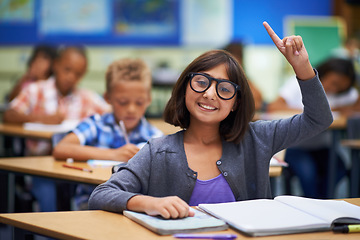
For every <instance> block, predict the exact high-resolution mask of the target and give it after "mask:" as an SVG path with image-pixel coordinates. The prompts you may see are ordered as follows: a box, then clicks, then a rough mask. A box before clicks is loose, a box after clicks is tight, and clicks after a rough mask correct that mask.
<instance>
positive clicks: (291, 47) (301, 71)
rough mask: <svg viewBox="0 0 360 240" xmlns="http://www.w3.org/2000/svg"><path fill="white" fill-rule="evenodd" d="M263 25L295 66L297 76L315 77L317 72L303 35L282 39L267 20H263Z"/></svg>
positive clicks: (302, 77)
mask: <svg viewBox="0 0 360 240" xmlns="http://www.w3.org/2000/svg"><path fill="white" fill-rule="evenodd" d="M263 25H264V27H265V29H266V31H267V32H268V34H269V36H270V37H271V39H272V40H273V42H274V44H275V45H276V47H277V48H278V49H279V51H280V52H281V53H282V54H283V55H284V57H285V58H286V60H287V61H288V62H289V63H290V64H291V66H292V67H293V69H294V71H295V73H296V76H297V77H298V78H300V79H303V80H305V79H310V78H312V77H314V76H315V73H314V71H313V69H312V66H311V64H310V62H309V55H308V53H307V51H306V48H305V45H304V43H303V40H302V38H301V36H289V37H285V38H283V39H280V38H279V37H278V35H277V34H276V33H275V32H274V30H273V29H272V28H271V27H270V25H269V24H268V23H267V22H263Z"/></svg>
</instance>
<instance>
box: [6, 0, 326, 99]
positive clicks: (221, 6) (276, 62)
mask: <svg viewBox="0 0 360 240" xmlns="http://www.w3.org/2000/svg"><path fill="white" fill-rule="evenodd" d="M180 2H181V5H180V7H181V12H182V14H183V15H182V17H180V19H181V21H182V22H181V32H182V34H181V36H182V38H181V41H180V42H181V43H180V44H178V45H170V46H151V45H149V46H141V45H140V46H131V45H114V44H111V45H109V44H108V45H87V49H88V56H89V63H90V64H89V68H88V73H87V74H86V75H85V77H84V79H83V81H82V82H81V84H80V85H81V86H82V87H87V88H90V89H93V90H94V91H96V92H98V93H99V94H103V92H104V87H105V86H104V73H105V71H106V67H107V65H108V64H109V63H110V62H112V61H113V60H116V59H119V58H122V57H141V58H144V59H145V61H146V62H147V63H148V64H149V65H150V66H151V68H152V69H155V67H156V66H157V65H158V63H159V62H164V61H165V62H168V65H169V66H170V67H171V68H172V69H173V70H174V71H178V72H181V71H182V70H183V69H184V67H185V66H187V65H188V64H189V63H190V61H192V60H193V59H194V58H195V57H197V56H198V55H199V54H201V53H202V52H204V51H206V50H209V49H212V48H221V47H223V46H224V45H225V44H226V43H227V42H229V41H231V40H232V39H234V40H242V41H244V42H245V43H246V44H247V45H246V47H245V56H244V64H245V70H246V72H247V74H248V77H249V79H251V80H252V81H253V82H254V83H255V84H256V85H257V86H258V87H259V89H260V90H261V92H262V93H263V95H264V99H265V100H266V101H271V100H272V99H274V97H275V96H276V94H277V90H278V88H279V86H280V85H281V84H282V83H283V80H284V79H285V77H286V74H287V73H286V71H285V69H286V63H285V61H284V59H283V57H282V56H281V54H280V53H279V52H278V50H277V49H276V47H275V46H274V45H273V44H272V42H271V40H270V38H269V37H268V35H267V34H266V31H265V29H264V28H263V26H262V24H261V23H262V21H263V20H264V19H265V20H267V21H269V23H271V24H272V26H273V27H274V29H275V31H277V32H278V33H279V36H280V37H282V35H283V28H282V25H283V20H284V18H285V17H286V16H288V14H307V15H309V14H310V15H329V14H330V9H331V7H330V6H331V1H330V0H317V1H315V3H314V2H313V1H310V0H303V1H297V0H289V1H287V2H286V4H284V2H283V1H282V0H272V1H268V0H257V1H246V0H224V1H217V0H185V1H180ZM314 4H315V5H314ZM285 5H286V6H285ZM295 5H296V7H293V6H295ZM259 6H261V7H259ZM290 6H292V7H290ZM314 6H315V7H314ZM0 23H1V22H0ZM30 51H31V45H13V46H12V45H6V46H5V45H3V46H1V45H0V103H4V97H5V94H6V93H7V92H8V91H9V90H10V89H11V87H12V86H13V85H14V83H15V81H16V80H17V79H18V78H19V77H20V76H21V75H22V74H23V73H24V72H25V69H26V61H27V59H28V56H29V54H30Z"/></svg>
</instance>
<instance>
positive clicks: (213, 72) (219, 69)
mask: <svg viewBox="0 0 360 240" xmlns="http://www.w3.org/2000/svg"><path fill="white" fill-rule="evenodd" d="M202 73H205V74H207V75H209V76H211V77H213V78H217V79H225V80H229V77H228V75H227V72H226V67H225V65H224V64H221V65H218V66H216V67H214V68H212V69H210V70H207V71H203V72H202ZM235 99H236V95H235V96H234V97H233V98H232V99H230V100H223V99H221V98H220V97H219V96H218V95H217V93H216V82H215V81H213V82H212V83H211V86H210V87H209V89H207V90H206V91H205V92H203V93H197V92H195V91H193V90H192V89H191V87H190V81H189V82H188V85H187V88H186V96H185V104H186V107H187V109H188V111H189V112H190V124H191V122H194V121H200V122H202V123H204V124H217V125H219V124H220V122H221V121H222V120H224V119H225V118H226V117H227V116H228V115H229V113H230V111H231V110H232V109H233V108H234V103H235Z"/></svg>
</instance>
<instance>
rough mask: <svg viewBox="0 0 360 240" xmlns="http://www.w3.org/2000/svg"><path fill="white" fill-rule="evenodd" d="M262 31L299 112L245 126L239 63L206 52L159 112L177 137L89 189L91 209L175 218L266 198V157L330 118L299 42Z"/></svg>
mask: <svg viewBox="0 0 360 240" xmlns="http://www.w3.org/2000/svg"><path fill="white" fill-rule="evenodd" d="M264 26H265V28H266V30H267V31H268V33H269V35H270V37H271V38H272V40H273V41H274V43H275V45H276V46H277V48H278V49H279V51H280V52H281V53H282V54H283V55H284V56H285V58H286V59H287V61H288V62H289V63H290V64H291V66H292V67H293V69H294V71H295V74H296V76H297V78H298V79H299V80H298V82H299V85H300V87H301V88H302V91H303V102H304V104H305V106H306V108H305V109H304V112H303V113H302V114H300V115H295V116H293V117H292V118H289V119H282V120H276V121H257V122H251V120H252V118H253V114H254V101H253V98H252V94H251V90H250V88H249V85H248V83H247V80H246V77H245V75H244V72H243V70H242V68H241V67H240V65H239V63H238V62H237V60H236V59H235V58H234V57H233V56H232V55H231V54H230V53H228V52H226V51H222V50H213V51H209V52H206V53H204V54H203V55H201V56H199V57H198V58H196V59H195V60H194V61H193V62H191V63H190V64H189V65H188V66H187V67H186V68H185V70H184V71H183V72H182V74H181V76H180V77H179V79H178V81H177V83H176V85H175V86H174V89H173V93H172V96H171V98H170V100H169V102H168V104H167V106H166V108H165V112H164V116H165V120H166V121H167V122H169V123H171V124H173V125H175V126H180V127H182V128H184V130H183V131H179V132H177V133H175V134H173V135H168V136H164V137H161V138H155V139H152V140H150V141H149V142H148V143H147V144H146V145H145V146H144V147H143V148H142V149H141V150H140V151H139V152H138V153H137V154H136V155H135V156H134V157H133V158H131V159H130V160H129V161H128V163H127V165H126V166H124V167H122V168H120V169H119V171H118V172H116V173H114V174H113V175H112V176H111V178H110V179H109V180H108V181H107V182H105V183H103V184H101V185H99V186H97V187H96V189H95V190H94V192H93V193H92V195H91V197H90V199H89V207H90V208H91V209H103V210H107V211H113V212H122V211H123V210H124V209H129V210H133V211H139V212H145V213H147V214H150V215H161V216H163V217H164V218H182V217H186V216H192V215H193V212H191V211H189V205H196V204H198V203H214V202H231V201H240V200H247V199H256V198H270V197H271V191H270V183H269V162H270V159H271V157H272V156H273V155H274V154H275V153H276V152H278V151H280V150H282V149H284V148H287V147H289V146H291V145H292V144H296V143H297V142H299V141H301V140H303V139H306V138H310V137H312V136H314V135H315V134H317V133H319V132H321V131H323V130H324V129H326V128H327V127H328V126H329V125H330V124H331V122H332V115H331V111H330V108H329V104H328V102H327V99H326V96H325V93H324V91H323V89H322V86H321V83H320V81H319V79H318V76H317V74H316V71H314V70H313V68H312V66H311V64H310V62H309V58H308V54H307V51H306V49H305V46H304V44H303V41H302V39H301V37H299V36H291V37H285V38H284V39H282V40H281V39H280V38H279V37H278V36H277V35H276V34H275V32H274V31H273V30H272V29H271V27H270V26H269V25H268V24H267V23H266V22H264ZM203 192H206V194H202V193H203Z"/></svg>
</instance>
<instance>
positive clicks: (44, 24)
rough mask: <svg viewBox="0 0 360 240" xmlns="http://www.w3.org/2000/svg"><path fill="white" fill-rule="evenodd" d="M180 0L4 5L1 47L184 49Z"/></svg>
mask: <svg viewBox="0 0 360 240" xmlns="http://www.w3.org/2000/svg"><path fill="white" fill-rule="evenodd" d="M179 22H180V21H179V0H148V1H144V0H76V1H73V0H61V1H58V0H3V1H0V35H1V36H2V37H1V38H0V45H19V44H37V43H40V42H47V43H53V44H94V45H96V44H101V45H104V44H106V45H178V44H179V43H180V40H179V39H180V23H179Z"/></svg>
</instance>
